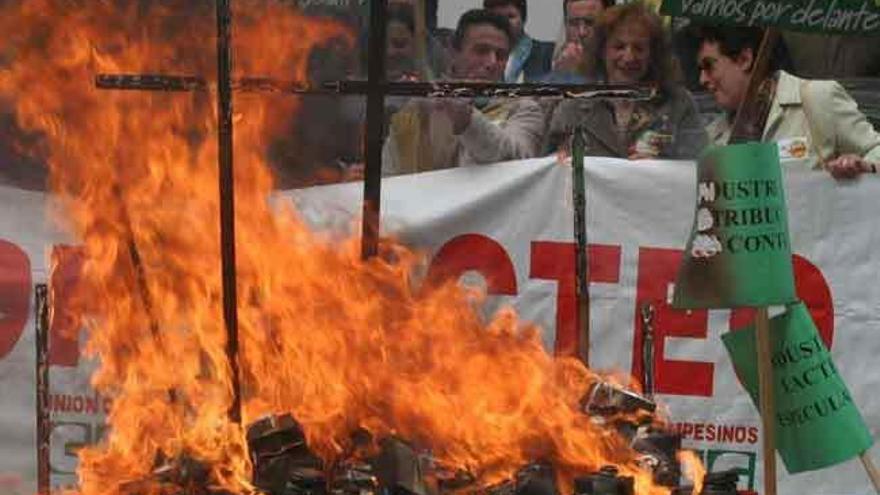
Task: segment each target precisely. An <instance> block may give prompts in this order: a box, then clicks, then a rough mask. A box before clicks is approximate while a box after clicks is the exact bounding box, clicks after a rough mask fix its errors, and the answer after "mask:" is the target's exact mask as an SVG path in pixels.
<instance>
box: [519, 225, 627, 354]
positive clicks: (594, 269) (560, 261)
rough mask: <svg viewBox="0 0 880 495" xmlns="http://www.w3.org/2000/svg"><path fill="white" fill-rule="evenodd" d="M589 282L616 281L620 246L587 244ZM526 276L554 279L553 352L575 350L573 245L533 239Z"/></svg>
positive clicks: (575, 305) (613, 282)
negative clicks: (554, 345)
mask: <svg viewBox="0 0 880 495" xmlns="http://www.w3.org/2000/svg"><path fill="white" fill-rule="evenodd" d="M587 253H588V255H587V260H588V261H589V275H590V282H595V283H606V284H616V283H618V282H619V281H620V259H621V254H620V246H606V245H594V244H591V245H590V246H589V247H588V251H587ZM531 258H532V259H531V269H530V272H529V277H530V278H534V279H539V280H556V281H557V282H558V284H557V289H556V349H555V352H556V354H557V355H573V354H574V352H573V349H577V344H578V332H577V328H576V326H577V322H576V320H577V300H576V297H575V244H574V243H571V242H533V243H532V256H531Z"/></svg>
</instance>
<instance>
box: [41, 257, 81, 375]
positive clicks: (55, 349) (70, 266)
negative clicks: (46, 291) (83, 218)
mask: <svg viewBox="0 0 880 495" xmlns="http://www.w3.org/2000/svg"><path fill="white" fill-rule="evenodd" d="M52 261H53V263H52V264H53V265H54V267H55V269H54V270H53V271H52V280H51V285H50V288H51V289H52V326H51V328H50V329H49V364H51V365H54V366H70V367H76V366H77V364H78V363H79V333H80V331H81V330H82V326H81V325H80V320H79V318H78V317H77V315H75V314H73V313H72V312H71V311H70V306H69V304H68V301H69V300H70V297H71V294H72V293H73V291H74V290H75V288H76V284H77V282H78V281H79V276H80V270H81V269H82V264H83V252H82V250H81V248H77V247H73V246H55V248H54V249H53V250H52Z"/></svg>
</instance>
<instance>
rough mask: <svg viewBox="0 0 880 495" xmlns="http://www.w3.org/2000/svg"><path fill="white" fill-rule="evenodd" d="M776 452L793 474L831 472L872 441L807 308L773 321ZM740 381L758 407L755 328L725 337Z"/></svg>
mask: <svg viewBox="0 0 880 495" xmlns="http://www.w3.org/2000/svg"><path fill="white" fill-rule="evenodd" d="M770 336H771V337H770V338H771V349H772V354H771V355H772V357H771V362H772V364H773V398H774V401H775V407H776V418H775V426H776V447H777V450H778V451H779V454H780V455H781V456H782V460H783V462H785V467H786V468H787V469H788V472H790V473H799V472H802V471H810V470H814V469H820V468H823V467H827V466H832V465H834V464H838V463H840V462H843V461H846V460H848V459H851V458H853V457H855V456H857V455H859V454H861V453H863V452H865V451H866V450H868V448H870V447H871V445H872V444H873V439H872V438H871V434H870V432H869V431H868V428H867V427H866V426H865V423H864V421H863V420H862V416H861V414H860V413H859V410H858V409H857V408H856V406H855V404H854V403H853V399H852V397H851V396H850V394H849V390H848V389H847V387H846V384H845V383H844V382H843V379H842V378H841V377H840V375H839V374H838V373H837V368H836V367H835V366H834V361H833V360H832V359H831V354H830V353H829V352H828V349H827V348H826V347H825V344H824V343H823V342H822V339H821V338H820V337H819V332H818V331H817V330H816V325H815V324H814V323H813V319H812V317H811V316H810V313H809V311H808V310H807V308H806V306H804V304H803V303H798V304H794V305H792V306H789V307H788V311H787V312H786V313H784V314H782V315H779V316H777V317H775V318H772V319H771V320H770ZM722 339H723V340H724V345H725V346H726V347H727V351H728V353H730V358H731V360H732V361H733V365H734V368H735V369H736V373H737V376H738V377H739V379H740V382H742V384H743V386H744V387H745V388H746V390H747V391H748V392H749V395H750V396H751V397H752V401H753V402H754V403H755V404H756V405H757V404H758V402H759V401H758V367H757V362H756V344H755V327H754V326H750V327H746V328H745V329H742V330H735V331H732V332H730V333H727V334H725V335H723V336H722Z"/></svg>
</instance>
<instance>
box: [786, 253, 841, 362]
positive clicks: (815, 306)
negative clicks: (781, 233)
mask: <svg viewBox="0 0 880 495" xmlns="http://www.w3.org/2000/svg"><path fill="white" fill-rule="evenodd" d="M792 263H793V264H794V282H795V290H797V296H798V298H800V300H801V301H803V302H804V304H805V305H806V306H807V308H809V310H810V315H811V316H812V317H813V321H814V322H816V328H818V329H819V335H821V336H822V340H823V341H825V345H826V346H827V347H828V349H831V344H832V343H833V342H834V299H833V298H832V297H831V287H829V285H828V281H827V280H825V275H823V274H822V270H820V269H819V267H817V266H816V265H814V264H813V263H811V262H810V261H809V260H808V259H806V258H804V257H803V256H800V255H797V254H796V255H794V257H793V258H792Z"/></svg>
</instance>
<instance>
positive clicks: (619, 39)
mask: <svg viewBox="0 0 880 495" xmlns="http://www.w3.org/2000/svg"><path fill="white" fill-rule="evenodd" d="M650 63H651V34H650V32H648V28H647V27H645V26H644V25H643V24H642V23H640V22H632V21H624V22H623V24H620V25H618V26H617V27H616V28H614V30H613V31H611V34H610V35H609V36H608V41H607V42H606V43H605V71H606V72H607V76H608V80H609V81H610V82H613V83H637V82H640V81H642V80H643V79H644V78H645V75H646V74H647V73H648V69H649V67H650Z"/></svg>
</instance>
